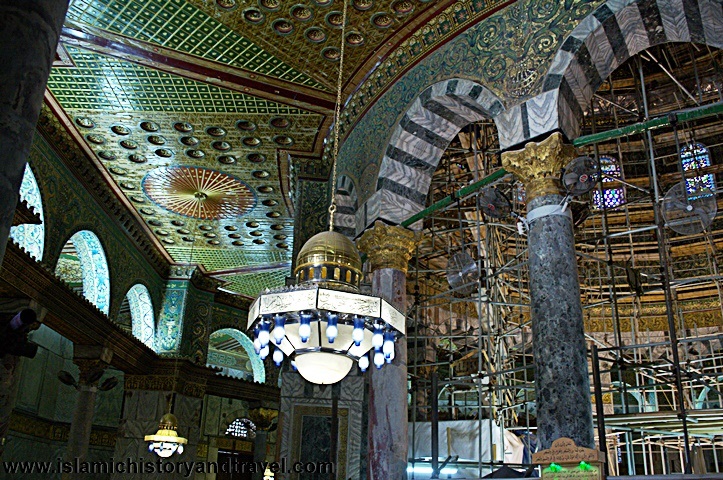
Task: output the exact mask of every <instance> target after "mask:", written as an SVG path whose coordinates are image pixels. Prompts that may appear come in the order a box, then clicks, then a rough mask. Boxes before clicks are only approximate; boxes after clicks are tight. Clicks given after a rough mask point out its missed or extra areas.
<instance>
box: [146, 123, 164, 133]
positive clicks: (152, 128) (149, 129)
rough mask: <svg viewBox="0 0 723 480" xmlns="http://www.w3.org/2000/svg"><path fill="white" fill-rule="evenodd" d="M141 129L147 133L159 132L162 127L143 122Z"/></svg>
mask: <svg viewBox="0 0 723 480" xmlns="http://www.w3.org/2000/svg"><path fill="white" fill-rule="evenodd" d="M141 128H142V129H143V130H145V131H146V132H157V131H158V130H159V129H160V128H161V127H159V126H158V124H157V123H154V122H141Z"/></svg>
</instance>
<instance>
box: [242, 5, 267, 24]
mask: <svg viewBox="0 0 723 480" xmlns="http://www.w3.org/2000/svg"><path fill="white" fill-rule="evenodd" d="M243 18H244V20H246V21H247V22H248V23H251V24H253V25H258V24H260V23H262V22H263V21H264V18H266V16H265V15H264V14H263V13H262V12H261V10H259V9H258V8H247V9H246V10H244V11H243Z"/></svg>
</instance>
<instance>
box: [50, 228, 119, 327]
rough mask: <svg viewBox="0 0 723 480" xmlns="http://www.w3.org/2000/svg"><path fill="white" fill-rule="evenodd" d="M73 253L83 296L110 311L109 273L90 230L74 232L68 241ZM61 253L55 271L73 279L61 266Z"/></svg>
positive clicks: (94, 235) (98, 244) (106, 312)
mask: <svg viewBox="0 0 723 480" xmlns="http://www.w3.org/2000/svg"><path fill="white" fill-rule="evenodd" d="M66 247H70V248H71V249H72V250H73V251H74V252H75V253H76V255H77V256H76V258H75V262H77V264H79V267H80V274H81V279H82V287H83V296H84V297H85V298H87V299H88V300H89V301H90V302H91V303H92V304H93V305H95V306H96V307H98V310H100V311H101V312H103V313H105V314H106V315H108V312H109V311H110V274H109V271H108V261H107V260H106V256H105V251H104V250H103V246H102V245H101V243H100V240H99V239H98V237H97V236H96V234H95V233H93V232H91V231H90V230H81V231H79V232H76V233H75V234H74V235H73V236H72V237H70V239H69V240H68V242H66ZM62 260H63V255H61V258H60V259H59V260H58V265H57V266H56V269H55V273H56V275H58V276H59V277H61V278H63V279H64V280H71V281H72V280H73V279H72V278H69V277H68V275H69V274H68V273H67V272H66V270H65V269H64V268H63V263H62Z"/></svg>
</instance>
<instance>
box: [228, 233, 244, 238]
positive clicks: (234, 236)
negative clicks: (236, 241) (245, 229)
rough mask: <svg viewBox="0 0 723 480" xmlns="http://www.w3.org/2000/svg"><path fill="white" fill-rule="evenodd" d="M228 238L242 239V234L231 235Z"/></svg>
mask: <svg viewBox="0 0 723 480" xmlns="http://www.w3.org/2000/svg"><path fill="white" fill-rule="evenodd" d="M228 238H241V234H239V233H231V234H229V236H228Z"/></svg>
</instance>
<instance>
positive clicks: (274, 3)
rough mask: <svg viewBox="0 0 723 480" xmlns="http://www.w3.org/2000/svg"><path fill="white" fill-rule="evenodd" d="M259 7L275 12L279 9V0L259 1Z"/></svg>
mask: <svg viewBox="0 0 723 480" xmlns="http://www.w3.org/2000/svg"><path fill="white" fill-rule="evenodd" d="M259 7H261V8H263V9H264V10H269V11H270V12H275V11H277V10H278V9H280V8H281V1H280V0H259Z"/></svg>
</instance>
